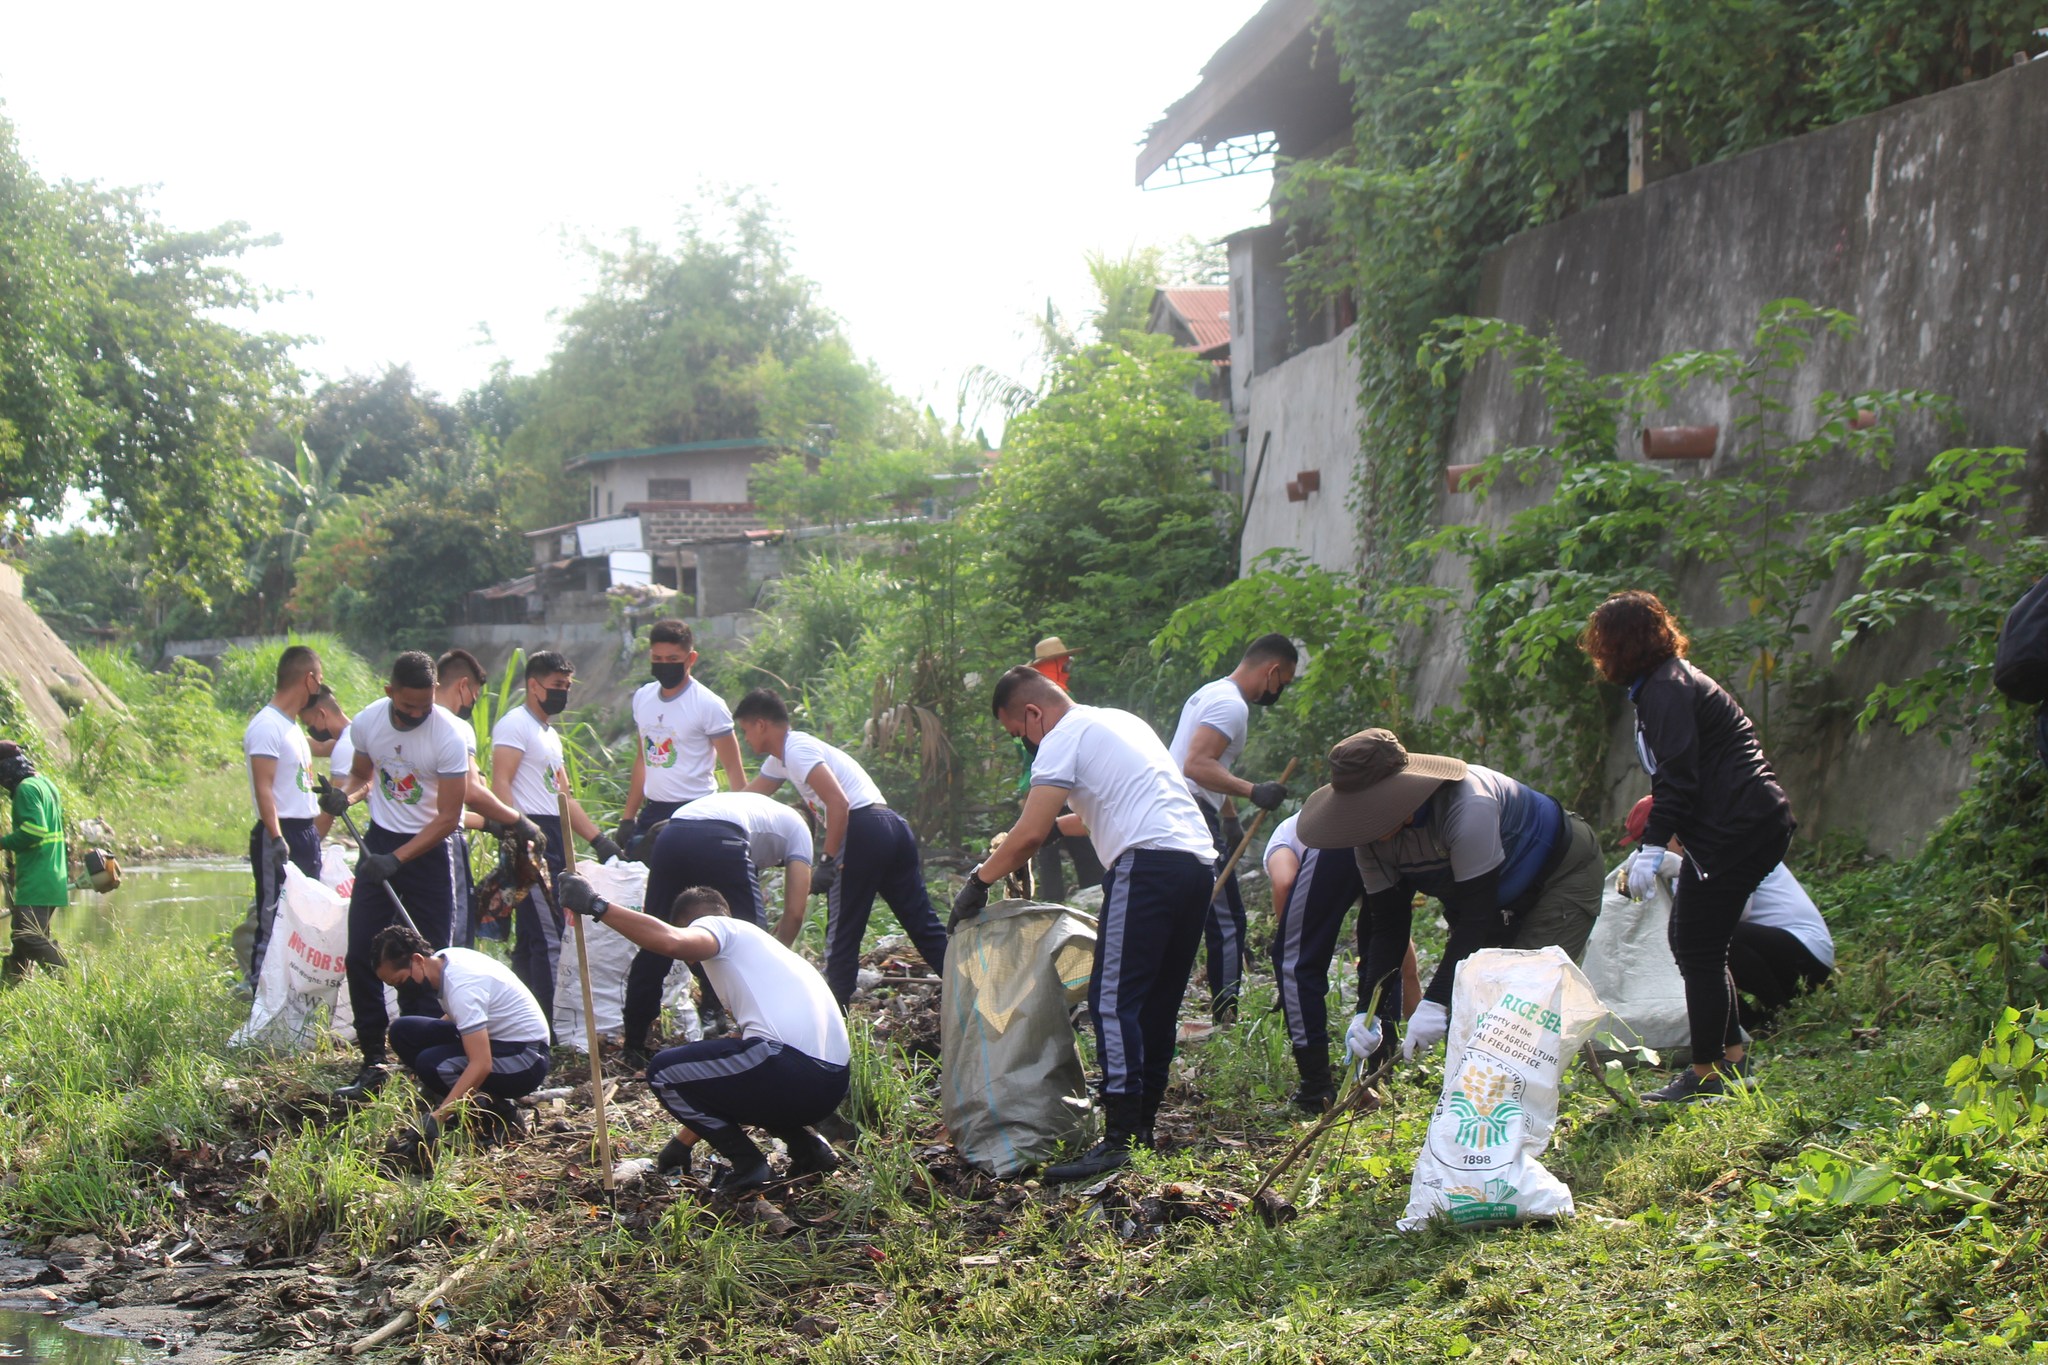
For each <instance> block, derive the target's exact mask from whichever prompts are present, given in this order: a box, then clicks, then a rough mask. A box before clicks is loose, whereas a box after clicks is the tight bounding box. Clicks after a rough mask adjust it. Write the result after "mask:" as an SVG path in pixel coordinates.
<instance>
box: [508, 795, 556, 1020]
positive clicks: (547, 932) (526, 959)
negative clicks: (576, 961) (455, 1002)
mask: <svg viewBox="0 0 2048 1365" xmlns="http://www.w3.org/2000/svg"><path fill="white" fill-rule="evenodd" d="M527 818H528V819H530V820H532V821H533V823H535V824H536V825H539V826H540V829H541V833H543V834H545V835H546V836H547V839H548V843H547V849H546V852H545V854H544V856H545V857H546V859H547V864H548V876H549V879H550V880H553V879H555V878H558V877H560V876H561V875H562V867H563V853H562V835H563V832H564V831H563V829H562V817H561V816H559V815H531V816H528V817H527ZM567 927H568V924H567V921H565V920H564V919H563V918H562V910H561V907H560V906H558V905H556V904H554V898H553V897H551V896H550V897H545V898H544V897H543V896H542V895H538V894H536V893H535V892H533V891H529V892H527V893H526V895H525V896H524V897H522V898H521V899H520V902H519V904H518V905H516V906H514V907H513V910H512V962H511V966H512V975H514V976H516V977H518V978H519V984H520V985H522V986H524V987H526V989H527V990H529V991H531V992H532V993H533V998H534V999H535V1000H538V1001H539V1002H540V1012H541V1013H542V1014H543V1015H545V1016H546V1018H547V1021H548V1034H549V1036H550V1037H553V1036H554V1027H555V972H556V970H557V969H558V968H560V967H561V965H562V931H563V930H564V929H566V928H567Z"/></svg>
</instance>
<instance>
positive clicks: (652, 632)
mask: <svg viewBox="0 0 2048 1365" xmlns="http://www.w3.org/2000/svg"><path fill="white" fill-rule="evenodd" d="M696 643H697V637H696V633H695V632H694V631H692V630H691V629H690V626H689V623H688V622H686V621H678V620H675V619H673V618H670V619H665V620H661V621H656V622H655V623H654V624H653V625H652V626H649V627H648V628H647V657H648V669H649V671H650V672H652V673H653V674H654V681H653V682H651V683H648V684H646V685H645V686H643V687H641V688H640V690H639V691H637V692H635V693H634V694H633V728H634V729H635V730H636V731H638V735H637V738H638V743H637V745H636V746H635V747H634V750H633V776H632V778H631V779H630V780H629V781H628V782H627V784H626V805H625V809H624V810H623V812H622V813H621V820H620V824H619V827H618V829H616V830H615V831H613V834H612V837H613V838H615V839H617V840H618V842H619V843H621V844H623V845H625V846H626V849H627V851H628V853H629V854H630V855H631V856H634V857H637V858H639V859H641V860H642V861H645V860H646V858H647V850H646V849H645V848H641V849H638V850H636V849H634V847H633V844H634V841H635V840H636V839H638V838H639V837H640V836H641V835H643V834H645V833H646V832H647V831H648V830H650V829H652V828H654V826H656V825H658V824H660V823H661V822H662V821H664V820H666V819H668V818H669V816H671V815H673V814H675V812H676V808H677V807H678V806H681V805H684V804H685V803H687V802H690V801H695V800H698V799H699V798H701V797H706V796H709V795H711V793H713V792H715V791H717V790H718V780H717V778H716V776H715V775H714V770H716V769H723V770H724V772H725V785H726V790H728V791H744V790H745V789H746V785H747V770H746V765H745V764H744V763H743V762H742V761H741V759H740V740H739V736H738V735H737V734H735V733H734V732H733V723H732V710H731V708H729V707H728V706H726V704H725V699H724V698H723V697H720V696H719V695H718V694H717V693H716V692H713V691H712V690H711V689H710V688H708V687H706V686H705V685H704V684H703V683H701V682H698V681H697V680H696V679H695V678H692V677H691V676H690V669H691V668H692V667H693V666H694V665H695V664H696V662H697V650H696Z"/></svg>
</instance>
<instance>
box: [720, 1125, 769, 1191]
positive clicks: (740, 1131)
mask: <svg viewBox="0 0 2048 1365" xmlns="http://www.w3.org/2000/svg"><path fill="white" fill-rule="evenodd" d="M703 1138H704V1140H705V1141H706V1142H708V1143H710V1144H711V1150H712V1151H714V1152H717V1153H718V1154H719V1155H720V1156H722V1157H724V1158H725V1159H726V1161H727V1162H728V1163H729V1164H730V1165H731V1166H732V1173H731V1174H730V1175H728V1176H726V1178H725V1179H724V1180H722V1181H720V1182H719V1185H718V1192H719V1193H720V1194H739V1193H741V1192H743V1191H746V1190H758V1189H760V1188H761V1187H762V1186H763V1185H769V1184H773V1183H774V1181H775V1172H773V1171H771V1170H769V1169H768V1158H767V1157H765V1156H762V1155H761V1149H760V1148H759V1147H756V1146H755V1145H754V1140H753V1139H752V1138H750V1137H748V1136H747V1130H746V1129H744V1128H742V1127H740V1126H739V1125H738V1124H736V1123H734V1124H727V1125H726V1126H725V1127H723V1128H713V1129H712V1130H711V1131H710V1132H708V1133H705V1134H703Z"/></svg>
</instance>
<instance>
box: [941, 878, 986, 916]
mask: <svg viewBox="0 0 2048 1365" xmlns="http://www.w3.org/2000/svg"><path fill="white" fill-rule="evenodd" d="M988 890H989V887H988V883H987V882H985V881H983V880H982V879H981V869H980V868H978V867H977V868H972V869H970V870H969V871H968V873H967V880H966V881H965V882H963V883H962V884H961V886H960V889H959V891H957V892H955V893H954V895H953V918H951V919H950V920H947V921H946V928H947V930H948V931H949V932H950V931H951V930H952V928H953V926H954V925H956V924H958V923H959V922H960V921H961V920H964V919H973V918H974V917H975V916H976V915H979V914H980V913H981V911H982V907H984V906H986V905H987V904H988Z"/></svg>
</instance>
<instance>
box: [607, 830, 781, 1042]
mask: <svg viewBox="0 0 2048 1365" xmlns="http://www.w3.org/2000/svg"><path fill="white" fill-rule="evenodd" d="M693 886H708V887H710V888H711V889H712V890H713V891H716V892H717V893H718V894H719V895H721V896H723V897H725V903H726V905H728V906H729V907H731V909H732V914H733V918H734V919H743V920H745V921H746V922H747V923H749V924H752V925H755V926H759V925H760V923H761V883H760V879H759V878H757V877H756V876H755V875H754V859H753V855H752V853H751V852H750V849H749V845H748V843H747V832H746V831H745V830H743V829H741V828H740V827H739V826H738V825H735V824H730V823H728V822H726V821H724V820H671V821H669V822H668V824H667V825H666V826H665V827H664V828H663V829H662V831H661V833H660V834H659V835H657V836H655V840H654V849H653V851H652V853H651V854H650V855H649V857H648V860H647V905H646V911H647V913H648V914H650V915H652V916H654V917H655V918H656V919H658V920H661V921H663V922H664V923H667V924H674V923H675V922H676V912H675V905H676V897H677V896H678V895H680V894H681V893H682V892H684V891H687V890H688V889H689V888H691V887H693ZM675 965H676V961H675V959H674V958H672V957H664V956H662V955H661V954H660V953H650V952H648V951H647V950H646V949H644V948H643V949H641V950H640V952H639V953H638V954H637V955H635V957H634V958H633V965H632V967H631V968H630V969H628V970H627V972H626V1004H625V1009H624V1011H623V1018H624V1022H625V1029H626V1046H628V1047H641V1046H643V1045H645V1043H646V1041H647V1030H648V1027H649V1026H650V1025H652V1024H653V1023H654V1016H655V1015H657V1014H659V1013H661V991H662V987H663V986H665V985H666V984H667V983H668V973H669V968H671V967H673V966H675ZM691 971H692V973H693V974H694V975H695V976H696V978H697V985H698V988H699V990H700V991H701V992H702V995H703V999H704V1004H705V1007H706V1008H721V1007H720V1006H719V1002H718V992H716V991H714V990H712V989H711V982H710V980H709V978H707V977H706V976H705V975H704V971H703V968H701V967H697V966H695V965H692V967H691Z"/></svg>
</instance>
